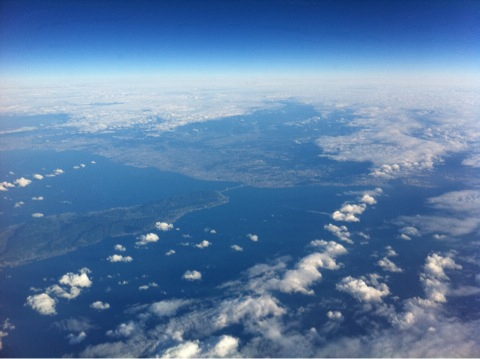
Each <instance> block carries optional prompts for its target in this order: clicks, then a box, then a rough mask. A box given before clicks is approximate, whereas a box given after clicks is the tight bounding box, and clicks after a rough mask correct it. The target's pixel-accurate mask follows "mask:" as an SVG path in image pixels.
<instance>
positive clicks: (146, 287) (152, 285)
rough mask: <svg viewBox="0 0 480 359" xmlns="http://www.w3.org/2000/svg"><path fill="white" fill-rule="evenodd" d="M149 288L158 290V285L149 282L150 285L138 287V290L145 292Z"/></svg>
mask: <svg viewBox="0 0 480 359" xmlns="http://www.w3.org/2000/svg"><path fill="white" fill-rule="evenodd" d="M150 288H158V284H157V283H155V282H151V283H148V284H145V285H141V286H140V287H138V289H139V290H147V289H150Z"/></svg>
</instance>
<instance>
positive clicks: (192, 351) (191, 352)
mask: <svg viewBox="0 0 480 359" xmlns="http://www.w3.org/2000/svg"><path fill="white" fill-rule="evenodd" d="M200 352H201V349H200V345H199V341H198V340H195V341H187V342H184V343H181V344H178V345H177V346H175V347H172V348H169V349H167V350H165V352H164V353H163V354H162V356H161V358H197V357H199V354H200Z"/></svg>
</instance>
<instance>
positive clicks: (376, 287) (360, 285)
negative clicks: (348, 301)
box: [336, 276, 390, 302]
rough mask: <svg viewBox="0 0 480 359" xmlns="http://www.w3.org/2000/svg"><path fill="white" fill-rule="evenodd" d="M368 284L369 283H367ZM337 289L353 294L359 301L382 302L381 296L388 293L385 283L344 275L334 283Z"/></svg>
mask: <svg viewBox="0 0 480 359" xmlns="http://www.w3.org/2000/svg"><path fill="white" fill-rule="evenodd" d="M369 284H370V285H369ZM336 288H337V290H339V291H341V292H345V293H348V294H350V295H351V296H353V297H354V298H355V299H356V300H358V301H359V302H382V298H383V297H385V296H387V295H388V294H390V290H389V288H388V286H387V285H386V284H385V283H378V282H377V281H376V280H372V278H370V280H368V279H367V278H353V277H351V276H348V277H345V278H343V279H342V280H341V282H340V283H338V284H337V285H336Z"/></svg>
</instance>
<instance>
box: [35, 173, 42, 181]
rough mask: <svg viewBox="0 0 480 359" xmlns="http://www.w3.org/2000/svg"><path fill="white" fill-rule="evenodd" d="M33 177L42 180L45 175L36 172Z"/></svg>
mask: <svg viewBox="0 0 480 359" xmlns="http://www.w3.org/2000/svg"><path fill="white" fill-rule="evenodd" d="M33 178H35V179H36V180H39V181H41V180H42V179H44V178H45V177H43V176H42V175H41V174H38V173H36V174H34V175H33Z"/></svg>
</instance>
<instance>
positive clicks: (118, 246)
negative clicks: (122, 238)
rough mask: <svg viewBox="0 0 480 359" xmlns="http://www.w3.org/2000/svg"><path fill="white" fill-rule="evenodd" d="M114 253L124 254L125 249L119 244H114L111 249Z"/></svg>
mask: <svg viewBox="0 0 480 359" xmlns="http://www.w3.org/2000/svg"><path fill="white" fill-rule="evenodd" d="M113 248H114V249H115V250H116V251H119V252H125V251H126V250H127V249H126V248H125V247H124V246H122V245H121V244H115V247H113Z"/></svg>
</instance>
